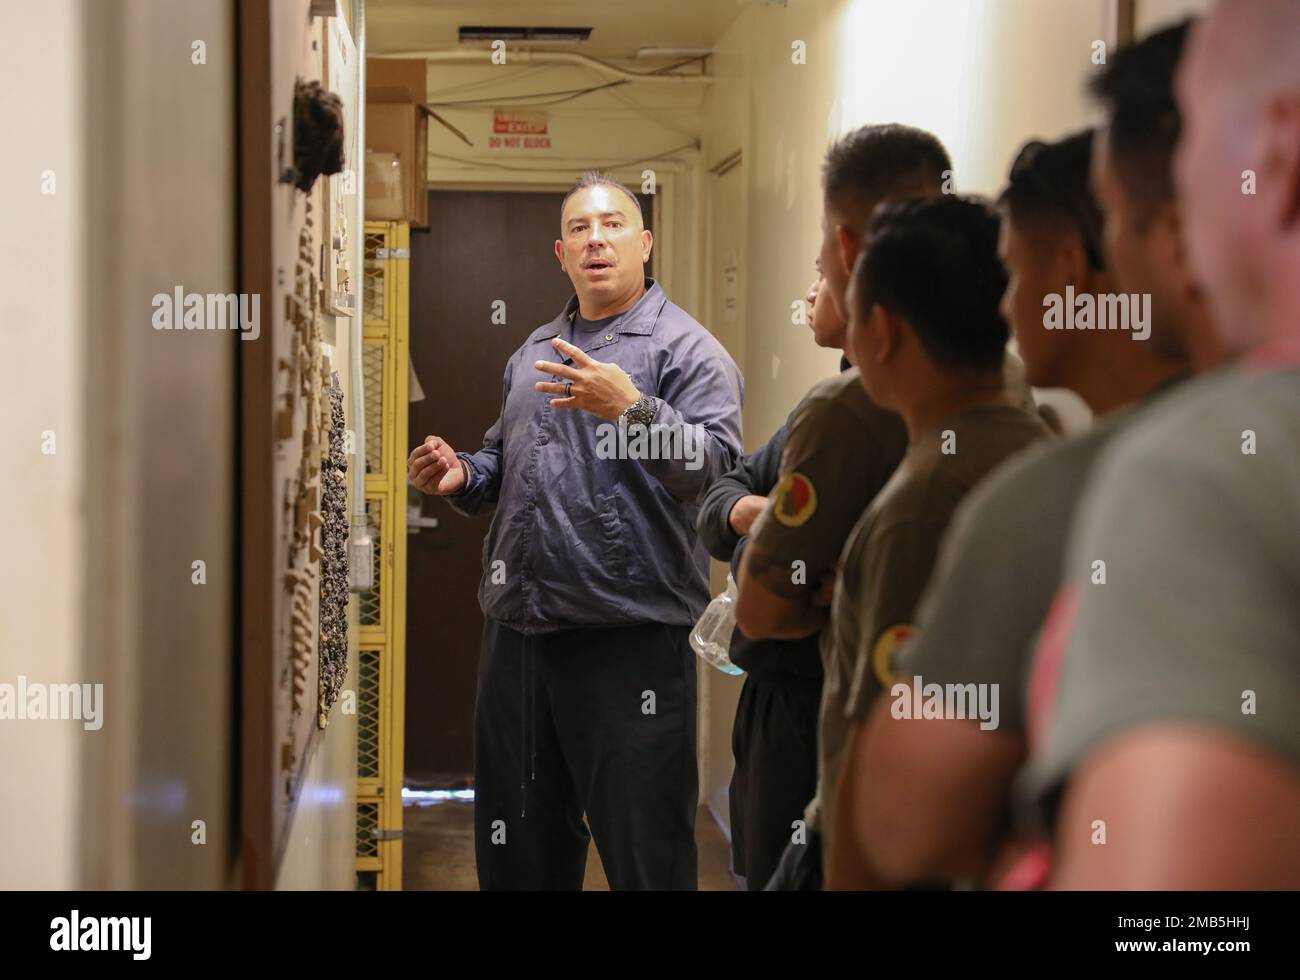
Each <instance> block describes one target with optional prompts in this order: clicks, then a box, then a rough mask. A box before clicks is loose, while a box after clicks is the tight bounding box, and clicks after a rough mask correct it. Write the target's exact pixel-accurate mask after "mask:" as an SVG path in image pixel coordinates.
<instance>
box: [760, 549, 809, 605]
mask: <svg viewBox="0 0 1300 980" xmlns="http://www.w3.org/2000/svg"><path fill="white" fill-rule="evenodd" d="M745 563H746V571H747V572H748V573H749V577H750V578H752V579H754V580H755V581H757V582H758V583H759V584H760V585H761V586H763V588H765V589H767V591H768V592H771V593H772V594H773V595H778V596H780V597H781V598H782V599H805V598H807V597H808V596H809V595H811V590H810V589H809V588H808V586H807V585H802V584H796V583H795V581H794V572H793V570H792V569H791V567H790V564H789V562H786V561H783V560H781V559H778V558H777V557H776V556H775V555H773V554H772V553H771V552H769V551H767V550H765V549H764V548H762V547H761V546H760V545H759V544H758V543H757V542H755V541H753V540H752V539H751V541H750V542H749V547H748V548H746V549H745Z"/></svg>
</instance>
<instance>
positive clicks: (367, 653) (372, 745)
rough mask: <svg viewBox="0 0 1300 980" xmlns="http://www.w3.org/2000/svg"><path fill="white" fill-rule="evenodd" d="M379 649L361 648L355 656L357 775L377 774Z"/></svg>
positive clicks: (372, 775) (367, 776)
mask: <svg viewBox="0 0 1300 980" xmlns="http://www.w3.org/2000/svg"><path fill="white" fill-rule="evenodd" d="M379 671H380V655H379V651H378V650H361V651H359V653H358V660H357V778H358V779H377V778H379V719H380V710H379Z"/></svg>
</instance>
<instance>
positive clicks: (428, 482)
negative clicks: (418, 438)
mask: <svg viewBox="0 0 1300 980" xmlns="http://www.w3.org/2000/svg"><path fill="white" fill-rule="evenodd" d="M406 475H407V476H408V477H409V478H410V480H411V485H412V486H414V487H415V489H417V490H421V491H423V492H424V493H430V494H438V495H439V496H441V495H443V494H448V493H459V492H460V491H461V490H464V489H465V474H464V473H463V472H462V471H461V468H460V459H458V458H457V456H456V450H454V449H452V448H451V446H449V445H447V443H445V442H443V441H442V440H441V439H439V438H438V437H437V436H425V438H424V442H422V443H420V445H418V446H416V447H415V448H414V449H412V450H411V455H410V456H408V457H407V460H406Z"/></svg>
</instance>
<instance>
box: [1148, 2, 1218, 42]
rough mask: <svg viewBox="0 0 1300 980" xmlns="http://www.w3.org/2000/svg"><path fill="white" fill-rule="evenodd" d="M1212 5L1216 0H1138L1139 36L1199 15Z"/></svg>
mask: <svg viewBox="0 0 1300 980" xmlns="http://www.w3.org/2000/svg"><path fill="white" fill-rule="evenodd" d="M1212 6H1214V0H1138V3H1137V17H1136V18H1135V22H1136V26H1137V33H1138V36H1139V37H1141V36H1143V35H1146V34H1150V33H1151V32H1153V31H1158V30H1159V29H1160V28H1162V27H1168V26H1169V25H1170V24H1173V23H1176V22H1177V21H1180V20H1182V19H1183V18H1185V17H1198V16H1200V15H1201V14H1204V13H1206V12H1207V11H1208V10H1209V9H1210V8H1211V7H1212Z"/></svg>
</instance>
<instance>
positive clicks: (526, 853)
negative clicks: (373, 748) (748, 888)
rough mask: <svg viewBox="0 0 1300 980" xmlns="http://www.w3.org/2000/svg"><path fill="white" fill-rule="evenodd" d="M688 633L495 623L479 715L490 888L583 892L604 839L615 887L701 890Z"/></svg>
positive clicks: (478, 829) (478, 813) (480, 853)
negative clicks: (533, 631) (542, 630)
mask: <svg viewBox="0 0 1300 980" xmlns="http://www.w3.org/2000/svg"><path fill="white" fill-rule="evenodd" d="M688 635H689V627H686V626H660V625H638V626H623V627H611V628H588V629H573V630H564V631H562V632H558V633H546V634H540V635H533V636H530V635H525V634H523V633H518V632H516V631H515V630H512V629H510V628H508V627H506V626H503V625H501V624H500V623H498V622H496V621H494V620H491V619H489V620H487V621H486V622H485V624H484V627H483V650H482V656H481V659H480V661H479V673H478V696H477V699H476V701H475V709H474V780H475V793H474V799H475V803H474V851H475V856H476V858H477V860H478V880H479V887H480V888H481V889H483V890H489V889H571V890H578V889H581V888H582V881H583V875H584V873H585V870H586V864H587V847H588V842H589V841H590V840H591V838H592V837H594V838H595V840H596V849H597V851H599V853H600V860H601V864H602V865H603V866H604V869H605V875H606V877H607V878H608V879H609V884H610V887H611V888H614V889H650V888H653V889H694V888H695V887H696V883H697V855H696V849H695V810H696V806H697V803H698V795H699V785H698V777H697V772H696V761H695V655H694V653H693V652H692V650H691V648H690V645H689V641H688V639H687V637H688ZM584 814H585V815H586V824H585V825H584V823H583V816H584ZM588 826H589V827H590V832H588Z"/></svg>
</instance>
